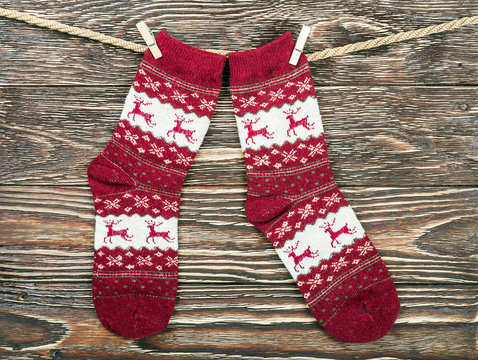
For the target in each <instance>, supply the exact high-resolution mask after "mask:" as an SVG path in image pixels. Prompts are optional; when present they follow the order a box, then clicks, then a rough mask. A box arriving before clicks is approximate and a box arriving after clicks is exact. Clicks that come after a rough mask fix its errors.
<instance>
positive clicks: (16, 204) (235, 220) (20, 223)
mask: <svg viewBox="0 0 478 360" xmlns="http://www.w3.org/2000/svg"><path fill="white" fill-rule="evenodd" d="M0 189H1V193H0V211H1V212H2V216H1V218H0V226H1V228H2V230H3V234H4V238H3V239H2V240H3V246H2V247H0V281H6V282H13V283H16V284H18V286H27V287H28V286H29V284H35V286H37V287H38V288H43V287H45V288H48V287H50V286H56V285H57V284H61V283H64V284H66V283H68V284H72V285H74V284H84V283H86V282H89V281H90V278H91V269H92V266H93V264H92V262H93V256H92V253H93V238H94V213H93V202H92V198H91V195H90V193H89V190H88V188H87V187H44V186H42V187H31V186H26V187H21V186H12V187H10V186H3V187H2V188H0ZM344 196H345V197H346V198H347V199H348V200H349V202H350V204H351V206H352V207H353V208H354V209H355V210H356V212H357V217H358V218H359V219H360V221H361V222H362V224H363V226H364V228H365V229H366V231H367V233H368V235H369V236H370V238H371V239H372V241H373V242H374V244H375V246H376V247H377V249H378V250H379V252H380V254H381V255H382V257H383V258H384V260H385V262H386V264H387V266H388V268H389V269H390V271H391V273H392V276H393V278H394V281H396V282H397V283H401V284H417V283H419V284H437V285H440V284H475V285H476V284H477V283H478V274H477V271H476V270H477V266H476V259H475V258H474V257H475V256H476V253H477V249H478V248H477V246H478V244H477V243H476V241H474V237H476V227H477V225H478V217H477V214H478V191H477V189H476V188H434V187H432V188H420V189H416V188H406V187H403V188H361V187H357V188H355V187H352V188H347V189H344ZM457 199H459V201H457ZM244 201H245V190H244V189H242V188H236V187H229V188H218V189H214V190H213V189H210V188H201V187H190V186H187V187H185V188H184V191H183V194H182V203H181V210H180V217H179V243H180V246H179V258H180V263H181V264H180V267H179V277H180V279H181V281H182V282H183V283H194V284H197V283H213V284H219V283H224V284H226V283H228V284H230V283H232V284H251V283H253V284H257V283H263V284H269V283H275V284H277V283H286V284H293V281H292V280H291V278H290V275H289V273H288V272H287V270H286V269H285V267H284V266H283V264H282V262H281V261H280V259H279V258H278V257H277V254H276V252H275V250H274V249H273V247H272V246H271V244H270V243H269V242H268V241H267V239H266V238H265V237H264V236H263V235H262V234H261V233H260V232H259V231H258V230H257V229H256V228H254V227H253V226H252V225H251V224H249V223H248V222H247V220H246V218H245V215H244V210H243V208H244ZM205 239H206V240H205ZM58 301H59V302H60V303H61V301H62V300H58Z"/></svg>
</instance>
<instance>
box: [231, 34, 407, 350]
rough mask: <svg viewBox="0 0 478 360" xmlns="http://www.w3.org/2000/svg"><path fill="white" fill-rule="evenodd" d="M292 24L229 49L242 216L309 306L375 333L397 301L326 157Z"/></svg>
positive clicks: (357, 334) (386, 325) (355, 337)
mask: <svg viewBox="0 0 478 360" xmlns="http://www.w3.org/2000/svg"><path fill="white" fill-rule="evenodd" d="M293 48H294V42H293V40H292V37H291V35H290V33H286V34H284V35H282V36H281V37H279V38H278V39H276V40H274V41H272V42H271V43H269V44H267V45H265V46H263V47H260V48H257V49H254V50H249V51H244V52H233V53H230V54H229V61H230V67H231V80H230V83H231V96H232V101H233V105H234V112H235V116H236V120H237V126H238V131H239V138H240V140H241V147H242V151H243V154H244V158H245V163H246V169H247V183H248V191H247V200H246V216H247V218H248V220H249V221H250V222H251V223H253V224H254V225H255V226H256V227H257V228H258V229H259V230H260V231H261V232H262V233H263V234H264V235H265V236H266V237H267V238H268V239H269V240H270V241H271V243H272V244H273V246H274V248H275V249H276V251H277V253H278V255H279V257H280V258H281V259H282V261H283V262H284V264H285V266H286V267H287V269H288V270H289V272H290V274H291V275H292V277H293V279H294V280H295V281H296V282H297V285H298V286H299V288H300V291H301V292H302V295H303V296H304V299H305V300H306V302H307V304H308V306H309V308H310V310H311V311H312V313H313V315H314V316H315V318H316V319H317V321H318V323H319V324H320V325H322V326H323V327H324V328H325V329H326V330H327V331H328V332H329V333H330V334H331V335H332V336H334V337H335V338H336V339H338V340H341V341H344V342H368V341H374V340H377V339H380V338H381V337H383V336H384V335H385V334H387V333H388V331H389V330H390V329H391V327H392V326H393V324H394V322H395V319H396V317H397V314H398V311H399V308H400V304H399V302H398V298H397V294H396V290H395V286H394V284H393V281H392V279H391V277H390V274H389V273H388V271H387V268H386V266H385V264H384V263H383V262H382V260H381V258H380V256H379V254H378V253H377V251H376V249H375V247H374V246H373V245H372V243H371V241H370V240H369V238H368V237H367V235H366V234H365V231H364V229H363V228H362V226H361V224H360V222H359V221H358V219H357V217H356V216H355V213H354V211H353V210H352V208H351V207H350V206H349V204H348V203H347V201H346V200H345V198H344V197H343V195H342V193H341V192H340V190H339V189H338V187H337V184H336V182H335V178H334V175H333V173H332V169H331V164H330V161H329V159H328V154H327V147H326V143H325V139H324V134H323V127H322V122H321V117H320V113H319V107H318V104H317V98H316V95H315V90H314V86H313V83H312V76H311V72H310V68H309V65H308V63H307V59H306V57H305V55H303V54H302V55H301V57H300V60H299V63H298V65H297V66H292V65H290V64H289V63H288V60H289V56H290V54H291V52H292V50H293Z"/></svg>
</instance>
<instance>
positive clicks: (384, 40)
mask: <svg viewBox="0 0 478 360" xmlns="http://www.w3.org/2000/svg"><path fill="white" fill-rule="evenodd" d="M0 16H2V17H6V18H9V19H15V20H20V21H24V22H26V23H28V24H32V25H36V26H39V27H44V28H48V29H52V30H56V31H59V32H63V33H67V34H70V35H74V36H79V37H83V38H87V39H91V40H95V41H99V42H102V43H105V44H110V45H114V46H117V47H120V48H123V49H127V50H132V51H136V52H139V53H144V52H146V50H148V47H147V46H146V45H143V44H137V43H135V42H132V41H126V40H123V39H119V38H115V37H113V36H108V35H104V34H101V33H99V32H96V31H92V30H88V29H84V28H80V27H76V26H69V25H65V24H62V23H60V22H58V21H54V20H47V19H43V18H40V17H38V16H34V15H30V14H27V13H24V12H20V11H16V10H8V9H4V8H0ZM476 24H478V16H469V17H462V18H459V19H456V20H452V21H448V22H445V23H441V24H437V25H431V26H427V27H425V28H421V29H416V30H411V31H405V32H399V33H396V34H393V35H389V36H383V37H378V38H376V39H371V40H367V41H360V42H356V43H352V44H348V45H345V46H340V47H335V48H331V49H325V50H322V51H317V52H314V53H312V54H307V60H308V61H314V60H318V59H326V58H329V57H333V56H339V55H344V54H348V53H351V52H356V51H360V50H366V49H372V48H376V47H379V46H383V45H388V44H393V43H397V42H400V41H405V40H410V39H416V38H421V37H424V36H427V35H431V34H437V33H441V32H444V31H449V30H453V29H457V28H460V27H463V26H465V25H476ZM205 50H206V51H209V52H213V53H217V54H222V55H227V54H228V53H230V52H231V51H229V50H216V49H205Z"/></svg>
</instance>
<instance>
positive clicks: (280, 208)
mask: <svg viewBox="0 0 478 360" xmlns="http://www.w3.org/2000/svg"><path fill="white" fill-rule="evenodd" d="M293 203H294V200H293V199H290V198H287V197H285V196H280V195H270V196H252V195H249V194H248V195H247V198H246V205H245V211H246V217H247V220H249V221H250V222H251V223H252V224H254V225H255V224H258V223H266V222H269V221H271V220H273V219H274V218H276V217H277V216H279V215H281V214H283V213H286V212H287V211H289V210H290V208H291V207H292V204H293Z"/></svg>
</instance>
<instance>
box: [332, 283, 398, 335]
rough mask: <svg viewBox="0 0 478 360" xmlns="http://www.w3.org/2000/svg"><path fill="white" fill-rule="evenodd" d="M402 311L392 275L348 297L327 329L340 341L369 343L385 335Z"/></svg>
mask: <svg viewBox="0 0 478 360" xmlns="http://www.w3.org/2000/svg"><path fill="white" fill-rule="evenodd" d="M399 310H400V303H399V301H398V297H397V293H396V290H395V286H394V284H393V282H392V279H391V278H388V280H386V281H384V282H382V283H378V284H374V285H372V286H370V287H369V288H367V289H365V290H363V291H360V292H359V293H357V294H356V295H354V296H352V297H351V298H349V299H347V300H346V301H345V302H344V304H343V305H342V306H341V308H340V309H339V310H338V311H337V313H336V314H335V315H334V316H333V317H332V318H331V319H330V320H329V321H328V322H327V323H326V324H325V325H324V328H325V329H326V330H327V331H328V332H329V334H330V335H332V336H333V337H334V338H336V339H337V340H339V341H342V342H346V343H366V342H371V341H376V340H379V339H381V338H382V337H384V336H385V335H386V334H387V333H388V332H389V331H390V329H391V328H392V326H393V324H394V323H395V320H396V319H397V315H398V312H399Z"/></svg>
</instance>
